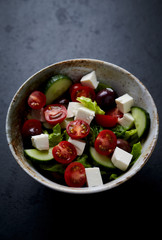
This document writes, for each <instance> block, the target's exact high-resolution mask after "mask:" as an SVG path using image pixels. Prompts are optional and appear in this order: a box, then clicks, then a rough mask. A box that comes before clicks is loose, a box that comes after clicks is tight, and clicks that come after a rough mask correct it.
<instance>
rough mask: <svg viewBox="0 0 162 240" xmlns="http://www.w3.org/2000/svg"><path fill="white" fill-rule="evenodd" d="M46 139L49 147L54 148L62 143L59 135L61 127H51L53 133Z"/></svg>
mask: <svg viewBox="0 0 162 240" xmlns="http://www.w3.org/2000/svg"><path fill="white" fill-rule="evenodd" d="M48 139H49V147H54V146H56V145H57V144H58V143H59V142H61V141H62V139H63V136H62V134H61V127H60V124H59V123H58V124H56V125H55V126H54V127H53V133H51V134H49V136H48Z"/></svg>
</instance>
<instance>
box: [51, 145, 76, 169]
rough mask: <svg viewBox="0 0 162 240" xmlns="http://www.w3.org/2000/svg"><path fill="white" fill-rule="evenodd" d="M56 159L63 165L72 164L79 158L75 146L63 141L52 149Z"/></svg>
mask: <svg viewBox="0 0 162 240" xmlns="http://www.w3.org/2000/svg"><path fill="white" fill-rule="evenodd" d="M52 154H53V157H54V159H55V160H56V161H57V162H59V163H62V164H69V163H71V162H72V161H73V160H74V159H75V158H76V156H77V151H76V148H75V147H74V145H73V144H72V143H70V142H68V141H62V142H60V143H59V144H58V145H56V146H55V147H54V148H53V149H52Z"/></svg>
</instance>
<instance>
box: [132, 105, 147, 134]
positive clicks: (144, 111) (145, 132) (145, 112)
mask: <svg viewBox="0 0 162 240" xmlns="http://www.w3.org/2000/svg"><path fill="white" fill-rule="evenodd" d="M133 109H139V110H140V111H142V112H143V113H144V114H145V117H146V125H145V128H144V130H143V132H142V134H141V135H140V136H139V138H143V137H146V135H147V133H148V130H149V128H150V123H151V121H150V115H149V113H148V112H147V111H146V110H145V109H143V108H141V107H136V106H133V107H132V108H131V112H133V111H132V110H133ZM132 115H133V113H132ZM134 122H135V121H134Z"/></svg>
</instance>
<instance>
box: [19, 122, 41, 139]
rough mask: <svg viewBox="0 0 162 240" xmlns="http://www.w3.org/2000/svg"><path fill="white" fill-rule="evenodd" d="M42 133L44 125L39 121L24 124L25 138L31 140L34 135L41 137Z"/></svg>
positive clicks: (23, 132)
mask: <svg viewBox="0 0 162 240" xmlns="http://www.w3.org/2000/svg"><path fill="white" fill-rule="evenodd" d="M41 133H42V125H41V122H40V121H39V120H36V119H29V120H27V121H25V122H24V124H23V127H22V135H23V138H30V137H31V136H34V135H39V134H41Z"/></svg>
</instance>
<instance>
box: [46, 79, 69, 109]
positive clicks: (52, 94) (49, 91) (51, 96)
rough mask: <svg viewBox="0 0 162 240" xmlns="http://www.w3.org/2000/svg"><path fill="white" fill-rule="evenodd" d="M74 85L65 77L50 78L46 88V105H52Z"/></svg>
mask: <svg viewBox="0 0 162 240" xmlns="http://www.w3.org/2000/svg"><path fill="white" fill-rule="evenodd" d="M71 85H72V80H71V79H70V78H68V77H67V76H64V75H56V76H53V77H51V78H50V80H49V81H48V83H47V85H46V87H45V95H46V104H47V105H48V104H51V103H52V102H53V101H54V100H56V99H57V98H59V97H60V96H61V95H62V94H63V93H65V92H66V91H67V90H68V88H69V87H70V86H71Z"/></svg>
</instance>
